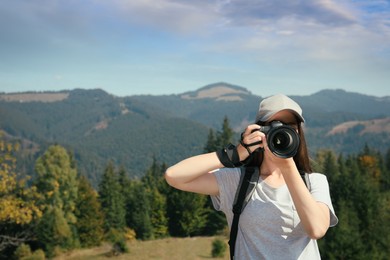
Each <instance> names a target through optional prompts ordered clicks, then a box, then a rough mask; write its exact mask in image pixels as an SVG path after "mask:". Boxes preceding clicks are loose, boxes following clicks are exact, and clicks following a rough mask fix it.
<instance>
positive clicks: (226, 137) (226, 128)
mask: <svg viewBox="0 0 390 260" xmlns="http://www.w3.org/2000/svg"><path fill="white" fill-rule="evenodd" d="M233 137H234V131H233V129H232V128H231V127H230V124H229V118H228V117H227V116H225V117H224V119H223V123H222V130H221V131H220V132H218V134H217V148H222V147H224V146H226V145H227V144H229V143H233V142H234V140H233Z"/></svg>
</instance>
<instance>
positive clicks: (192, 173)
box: [165, 152, 223, 195]
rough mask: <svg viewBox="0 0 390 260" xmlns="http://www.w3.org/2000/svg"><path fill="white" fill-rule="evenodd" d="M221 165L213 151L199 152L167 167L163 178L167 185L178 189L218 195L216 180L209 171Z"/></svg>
mask: <svg viewBox="0 0 390 260" xmlns="http://www.w3.org/2000/svg"><path fill="white" fill-rule="evenodd" d="M221 167H223V165H222V164H221V162H220V161H219V159H218V157H217V154H216V153H215V152H212V153H206V154H201V155H197V156H193V157H190V158H188V159H185V160H183V161H181V162H179V163H177V164H175V165H173V166H171V167H169V168H168V169H167V170H166V172H165V179H166V181H167V182H168V184H169V185H171V186H172V187H175V188H177V189H180V190H184V191H191V192H196V193H201V194H206V195H218V193H219V189H218V185H217V180H216V178H215V176H214V175H213V174H211V173H210V171H213V170H215V169H218V168H221Z"/></svg>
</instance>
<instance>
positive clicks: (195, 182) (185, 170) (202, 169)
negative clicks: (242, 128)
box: [165, 124, 261, 195]
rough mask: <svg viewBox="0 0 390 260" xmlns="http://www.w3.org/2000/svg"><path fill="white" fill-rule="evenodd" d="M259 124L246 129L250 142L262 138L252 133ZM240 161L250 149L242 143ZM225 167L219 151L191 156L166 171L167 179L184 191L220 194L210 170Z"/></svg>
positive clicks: (253, 148) (238, 149)
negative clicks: (220, 159) (218, 154)
mask: <svg viewBox="0 0 390 260" xmlns="http://www.w3.org/2000/svg"><path fill="white" fill-rule="evenodd" d="M258 128H259V126H258V125H255V124H253V125H250V126H248V127H247V129H246V134H247V135H248V137H247V141H248V143H252V142H257V141H260V140H261V137H259V136H258V134H256V133H253V134H251V132H252V130H253V129H258ZM258 147H259V145H255V146H251V147H250V149H251V151H254V150H255V149H257V148H258ZM237 152H238V155H239V159H240V161H242V160H245V159H246V158H247V157H248V156H249V153H248V150H247V149H246V148H244V147H243V146H242V145H238V146H237ZM222 167H224V166H223V165H222V163H221V162H220V161H219V159H218V156H217V153H216V152H212V153H206V154H201V155H197V156H193V157H190V158H188V159H185V160H183V161H180V162H178V163H177V164H175V165H173V166H171V167H169V168H168V169H167V170H166V172H165V179H166V181H167V182H168V184H169V185H171V186H172V187H175V188H177V189H180V190H183V191H190V192H195V193H201V194H206V195H218V194H219V188H218V184H217V180H216V178H215V176H214V174H211V173H210V172H211V171H213V170H216V169H219V168H222Z"/></svg>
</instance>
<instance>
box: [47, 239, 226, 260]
mask: <svg viewBox="0 0 390 260" xmlns="http://www.w3.org/2000/svg"><path fill="white" fill-rule="evenodd" d="M214 239H215V237H193V238H166V239H159V240H152V241H134V242H129V243H128V246H129V251H130V252H129V253H127V254H123V255H120V256H117V257H108V256H107V253H109V252H110V250H111V246H110V245H109V244H104V245H102V246H100V247H96V248H91V249H82V250H76V251H73V252H70V253H67V254H64V255H62V256H59V257H56V258H55V260H65V259H66V260H92V259H94V260H95V259H96V260H102V259H115V260H124V259H137V260H146V259H170V260H175V259H177V260H182V259H186V260H192V259H229V248H228V246H227V245H226V246H227V247H226V253H225V257H224V258H212V257H211V248H212V242H213V240H214Z"/></svg>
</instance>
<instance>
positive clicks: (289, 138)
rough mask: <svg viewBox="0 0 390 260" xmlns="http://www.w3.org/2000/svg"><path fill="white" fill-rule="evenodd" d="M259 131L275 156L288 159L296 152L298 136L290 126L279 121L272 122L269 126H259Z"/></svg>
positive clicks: (298, 141)
mask: <svg viewBox="0 0 390 260" xmlns="http://www.w3.org/2000/svg"><path fill="white" fill-rule="evenodd" d="M259 131H261V132H263V133H264V134H266V137H267V143H268V147H269V149H270V150H271V152H272V153H273V154H275V155H276V156H278V157H280V158H290V157H293V156H294V155H295V154H296V153H297V152H298V148H299V143H300V139H299V135H298V133H297V131H296V130H295V129H294V128H292V127H291V126H289V125H286V124H283V123H282V122H280V121H272V122H271V123H270V125H267V126H262V125H260V129H259Z"/></svg>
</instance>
